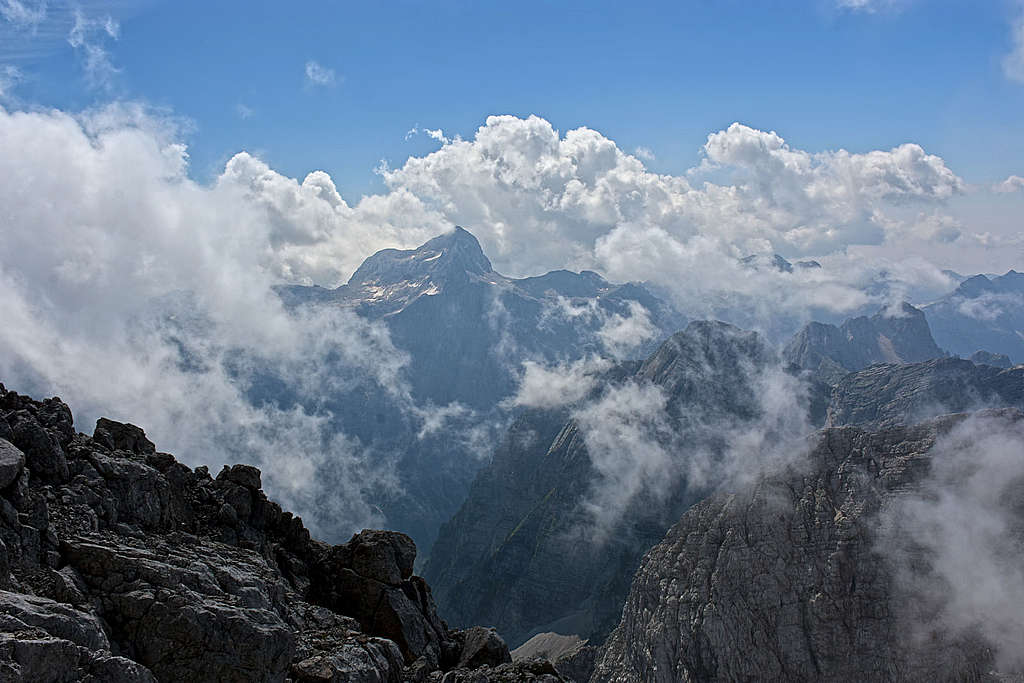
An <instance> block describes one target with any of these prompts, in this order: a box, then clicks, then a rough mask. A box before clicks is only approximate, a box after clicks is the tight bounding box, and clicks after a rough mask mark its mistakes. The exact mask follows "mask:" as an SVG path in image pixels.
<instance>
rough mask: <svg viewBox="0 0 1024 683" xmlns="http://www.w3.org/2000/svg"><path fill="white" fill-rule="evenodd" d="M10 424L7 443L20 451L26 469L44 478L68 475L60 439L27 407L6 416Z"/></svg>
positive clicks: (59, 477) (60, 477)
mask: <svg viewBox="0 0 1024 683" xmlns="http://www.w3.org/2000/svg"><path fill="white" fill-rule="evenodd" d="M6 421H7V424H8V425H10V427H11V443H13V444H14V445H15V446H17V447H18V448H19V449H20V450H21V451H22V452H23V453H24V454H25V460H26V464H27V465H28V468H29V469H30V470H31V471H32V472H34V473H36V474H38V475H39V476H40V477H43V478H44V479H47V480H55V481H58V482H63V481H66V480H67V478H68V463H67V458H66V456H65V454H64V450H63V449H62V448H61V445H60V442H59V441H58V440H57V439H56V438H54V436H53V435H52V434H51V433H50V432H49V431H47V430H46V429H45V428H44V427H43V426H42V425H41V424H40V423H39V422H37V421H36V418H35V417H33V416H32V414H31V413H29V412H28V411H27V410H17V411H15V412H12V413H8V414H7V415H6Z"/></svg>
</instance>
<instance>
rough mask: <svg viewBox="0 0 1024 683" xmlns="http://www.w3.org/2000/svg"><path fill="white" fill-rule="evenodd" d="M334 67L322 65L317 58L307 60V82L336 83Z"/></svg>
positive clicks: (317, 84)
mask: <svg viewBox="0 0 1024 683" xmlns="http://www.w3.org/2000/svg"><path fill="white" fill-rule="evenodd" d="M334 82H335V76H334V69H330V68H328V67H326V66H322V65H321V64H320V63H319V62H317V61H315V60H312V59H311V60H309V61H308V62H306V84H307V85H314V86H330V85H334Z"/></svg>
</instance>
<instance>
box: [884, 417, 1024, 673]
mask: <svg viewBox="0 0 1024 683" xmlns="http://www.w3.org/2000/svg"><path fill="white" fill-rule="evenodd" d="M1022 451H1024V423H1022V422H1021V421H1020V420H1019V419H1013V418H1009V419H1008V418H1005V417H998V416H994V415H985V414H980V415H976V416H974V417H971V418H969V419H967V420H965V421H964V422H962V423H960V424H958V425H957V426H956V427H955V428H954V429H953V430H952V431H951V432H950V433H949V434H946V435H945V436H943V437H941V438H940V439H939V440H938V441H937V442H936V444H935V446H934V447H933V448H932V450H931V471H930V475H929V477H928V479H927V481H925V482H924V484H923V486H922V488H921V490H920V492H918V493H915V494H912V495H908V496H903V497H900V498H898V499H896V501H895V502H894V504H893V505H892V506H891V507H890V508H889V509H887V510H885V511H884V512H883V523H884V524H883V529H885V533H884V534H883V536H882V542H881V544H880V546H879V550H880V551H881V552H882V553H883V554H884V555H885V556H886V557H888V558H889V559H890V560H892V561H894V562H895V566H896V568H897V570H898V574H897V576H898V577H899V578H900V580H901V581H900V586H901V587H902V589H903V590H904V591H906V592H907V593H909V595H910V596H911V597H910V599H911V600H912V601H913V602H908V603H907V604H908V605H909V604H913V605H915V606H916V609H915V615H914V616H913V617H912V618H913V619H915V620H918V621H917V623H915V624H914V628H915V629H916V630H917V631H918V633H916V634H915V635H917V636H919V637H921V638H929V637H930V636H929V634H930V633H933V632H935V631H938V632H951V633H953V634H959V635H963V636H968V637H970V636H973V635H975V634H979V635H980V636H981V637H982V638H983V639H984V640H985V641H987V643H988V644H989V645H990V647H992V648H994V650H995V659H996V661H995V664H996V667H997V668H998V669H999V670H1002V671H1018V670H1020V668H1021V667H1022V666H1024V655H1022V653H1021V650H1020V643H1021V642H1024V570H1022V568H1021V566H1020V557H1021V554H1022V553H1024V516H1022V514H1021V507H1020V496H1021V492H1022V490H1024V459H1022V458H1021V452H1022Z"/></svg>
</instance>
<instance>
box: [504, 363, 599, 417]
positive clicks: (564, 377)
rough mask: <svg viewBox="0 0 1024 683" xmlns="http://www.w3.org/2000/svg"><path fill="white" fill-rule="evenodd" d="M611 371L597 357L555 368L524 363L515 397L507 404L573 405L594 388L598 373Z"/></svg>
mask: <svg viewBox="0 0 1024 683" xmlns="http://www.w3.org/2000/svg"><path fill="white" fill-rule="evenodd" d="M610 367H611V362H610V361H608V360H606V359H602V358H598V357H596V356H591V357H588V358H581V359H580V360H577V361H574V362H571V363H563V364H560V365H554V366H548V365H543V364H541V363H537V362H535V361H526V362H524V363H523V372H522V376H521V377H520V380H519V386H518V388H517V390H516V394H515V396H513V397H512V398H511V399H510V401H509V404H510V405H513V406H523V407H526V408H559V407H561V406H565V405H570V404H573V403H576V402H577V401H580V400H581V399H583V398H584V397H585V396H586V395H587V394H588V393H590V392H591V391H592V390H593V389H594V388H595V387H596V386H597V382H598V376H599V375H600V373H602V372H604V371H606V370H607V369H608V368H610Z"/></svg>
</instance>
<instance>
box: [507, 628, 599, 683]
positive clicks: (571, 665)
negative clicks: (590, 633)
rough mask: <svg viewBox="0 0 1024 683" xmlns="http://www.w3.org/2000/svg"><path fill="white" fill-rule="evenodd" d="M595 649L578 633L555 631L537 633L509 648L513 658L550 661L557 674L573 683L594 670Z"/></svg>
mask: <svg viewBox="0 0 1024 683" xmlns="http://www.w3.org/2000/svg"><path fill="white" fill-rule="evenodd" d="M597 652H598V649H597V648H596V647H594V646H593V645H589V644H588V643H587V641H585V640H581V639H580V637H579V636H563V635H561V634H558V633H538V634H537V635H535V636H534V637H533V638H530V639H529V640H528V641H526V642H525V643H523V644H522V645H520V646H519V647H517V648H516V649H515V650H513V651H512V659H513V661H517V662H519V661H529V660H531V659H544V660H547V661H549V662H551V663H552V664H553V665H554V667H555V669H556V670H557V671H558V673H559V674H561V675H562V676H564V677H565V678H566V679H567V680H570V681H575V683H586V682H587V681H589V680H590V676H591V675H592V674H593V673H594V659H595V657H596V656H597Z"/></svg>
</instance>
